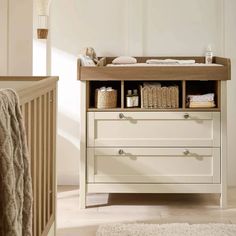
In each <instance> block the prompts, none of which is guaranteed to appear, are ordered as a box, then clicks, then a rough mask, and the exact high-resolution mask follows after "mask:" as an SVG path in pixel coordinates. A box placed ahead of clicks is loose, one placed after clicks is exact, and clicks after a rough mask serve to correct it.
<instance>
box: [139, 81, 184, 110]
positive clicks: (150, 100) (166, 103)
mask: <svg viewBox="0 0 236 236" xmlns="http://www.w3.org/2000/svg"><path fill="white" fill-rule="evenodd" d="M140 91H141V108H146V109H147V108H154V109H166V108H179V87H178V86H170V87H160V86H153V87H148V86H144V87H142V86H140Z"/></svg>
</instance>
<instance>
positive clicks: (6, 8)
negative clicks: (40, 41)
mask: <svg viewBox="0 0 236 236" xmlns="http://www.w3.org/2000/svg"><path fill="white" fill-rule="evenodd" d="M0 29H1V30H0V74H1V75H32V63H33V60H32V45H33V43H32V42H33V41H32V34H33V2H32V1H31V0H21V1H19V0H0Z"/></svg>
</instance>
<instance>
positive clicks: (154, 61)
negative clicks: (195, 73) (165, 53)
mask: <svg viewBox="0 0 236 236" xmlns="http://www.w3.org/2000/svg"><path fill="white" fill-rule="evenodd" d="M146 63H147V64H169V65H172V64H173V65H176V64H180V65H184V64H195V60H176V59H163V60H162V59H149V60H147V61H146Z"/></svg>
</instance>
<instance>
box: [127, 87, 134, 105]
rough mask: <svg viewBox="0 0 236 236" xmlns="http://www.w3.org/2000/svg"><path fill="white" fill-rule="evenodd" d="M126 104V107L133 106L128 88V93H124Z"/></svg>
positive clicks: (130, 91)
mask: <svg viewBox="0 0 236 236" xmlns="http://www.w3.org/2000/svg"><path fill="white" fill-rule="evenodd" d="M126 106H127V107H133V96H132V90H128V93H127V95H126Z"/></svg>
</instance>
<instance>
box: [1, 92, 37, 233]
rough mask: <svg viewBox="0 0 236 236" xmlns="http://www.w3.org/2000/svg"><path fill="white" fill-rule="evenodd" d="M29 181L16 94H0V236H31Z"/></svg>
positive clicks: (23, 132) (26, 156)
mask: <svg viewBox="0 0 236 236" xmlns="http://www.w3.org/2000/svg"><path fill="white" fill-rule="evenodd" d="M32 202H33V200H32V181H31V174H30V158H29V152H28V149H27V143H26V133H25V128H24V123H23V119H22V115H21V111H20V107H19V101H18V97H17V95H16V93H15V92H14V91H12V90H10V89H5V90H0V236H31V235H32Z"/></svg>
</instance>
